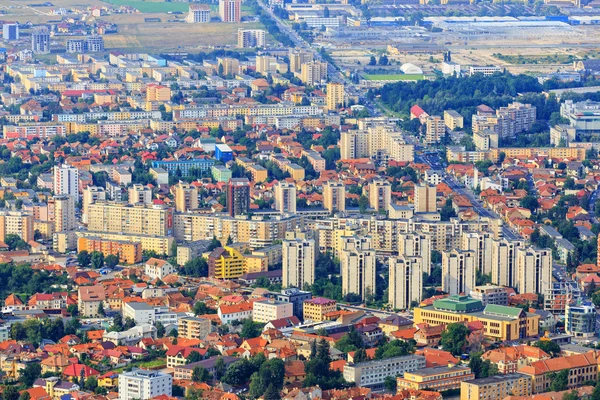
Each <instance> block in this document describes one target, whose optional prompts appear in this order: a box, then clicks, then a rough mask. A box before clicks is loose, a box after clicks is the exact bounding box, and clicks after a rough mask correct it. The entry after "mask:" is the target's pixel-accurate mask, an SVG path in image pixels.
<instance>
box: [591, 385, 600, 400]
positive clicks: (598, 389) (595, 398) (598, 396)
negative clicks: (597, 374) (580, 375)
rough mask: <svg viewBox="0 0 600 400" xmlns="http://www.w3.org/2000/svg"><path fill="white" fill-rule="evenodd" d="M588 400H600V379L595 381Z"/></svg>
mask: <svg viewBox="0 0 600 400" xmlns="http://www.w3.org/2000/svg"><path fill="white" fill-rule="evenodd" d="M590 400H600V381H598V382H597V383H596V386H595V387H594V391H593V392H592V397H591V398H590Z"/></svg>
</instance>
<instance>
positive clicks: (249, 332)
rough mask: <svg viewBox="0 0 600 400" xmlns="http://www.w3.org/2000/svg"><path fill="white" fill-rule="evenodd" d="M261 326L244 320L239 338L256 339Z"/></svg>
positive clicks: (249, 320)
mask: <svg viewBox="0 0 600 400" xmlns="http://www.w3.org/2000/svg"><path fill="white" fill-rule="evenodd" d="M261 328H262V325H261V324H257V323H255V322H253V321H252V320H251V319H245V320H244V322H242V331H241V332H240V336H241V337H243V338H246V339H251V338H255V337H258V336H259V335H260V332H261Z"/></svg>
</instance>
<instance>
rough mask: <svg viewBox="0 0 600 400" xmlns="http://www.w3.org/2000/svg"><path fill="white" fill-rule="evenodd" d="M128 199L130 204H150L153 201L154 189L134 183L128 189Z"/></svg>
mask: <svg viewBox="0 0 600 400" xmlns="http://www.w3.org/2000/svg"><path fill="white" fill-rule="evenodd" d="M127 199H128V203H129V204H150V203H152V189H150V188H149V187H148V186H144V185H141V184H139V183H134V184H133V186H131V187H130V188H129V189H128V190H127Z"/></svg>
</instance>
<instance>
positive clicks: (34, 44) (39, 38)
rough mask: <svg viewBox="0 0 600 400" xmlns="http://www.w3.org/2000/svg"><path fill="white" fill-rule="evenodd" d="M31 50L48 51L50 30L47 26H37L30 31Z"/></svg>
mask: <svg viewBox="0 0 600 400" xmlns="http://www.w3.org/2000/svg"><path fill="white" fill-rule="evenodd" d="M31 51H32V52H34V53H35V54H48V53H50V31H49V30H48V27H47V26H38V27H35V28H33V32H31Z"/></svg>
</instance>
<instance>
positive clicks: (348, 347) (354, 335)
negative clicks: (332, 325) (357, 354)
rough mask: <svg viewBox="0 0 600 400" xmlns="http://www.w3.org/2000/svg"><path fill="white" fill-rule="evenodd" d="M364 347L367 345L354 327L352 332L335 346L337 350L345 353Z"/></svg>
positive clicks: (351, 329)
mask: <svg viewBox="0 0 600 400" xmlns="http://www.w3.org/2000/svg"><path fill="white" fill-rule="evenodd" d="M364 347H365V344H364V342H363V339H362V337H361V336H360V333H359V332H358V331H357V330H355V329H354V327H351V328H350V331H349V332H348V333H346V334H345V335H344V336H342V337H341V339H340V340H338V341H337V343H336V344H335V348H336V349H338V350H339V351H341V352H343V353H348V352H350V351H356V350H358V349H361V348H364Z"/></svg>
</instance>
